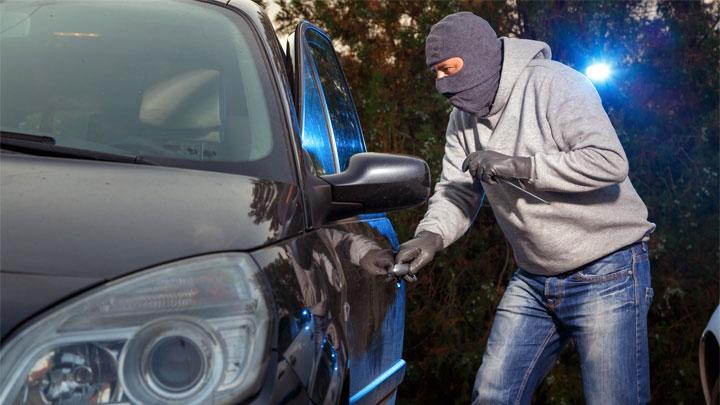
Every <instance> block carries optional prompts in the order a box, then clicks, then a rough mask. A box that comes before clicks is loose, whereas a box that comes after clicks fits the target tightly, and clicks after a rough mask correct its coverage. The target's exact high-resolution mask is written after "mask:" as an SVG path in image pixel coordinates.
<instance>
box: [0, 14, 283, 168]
mask: <svg viewBox="0 0 720 405" xmlns="http://www.w3.org/2000/svg"><path fill="white" fill-rule="evenodd" d="M0 18H2V21H1V22H2V24H0V40H1V41H2V42H1V43H0V52H1V54H0V59H1V60H2V69H1V71H0V73H1V77H0V95H1V97H2V99H1V100H0V101H1V102H0V126H1V127H2V128H1V129H2V130H3V131H6V132H14V133H20V134H30V135H41V136H46V137H52V138H54V139H55V143H56V145H58V146H65V147H71V148H78V149H85V150H92V151H98V152H108V153H118V154H130V155H136V156H143V157H148V158H151V159H152V161H153V162H159V164H163V165H170V166H180V167H190V168H198V169H205V170H216V171H228V172H233V173H243V174H251V175H258V174H261V173H262V174H267V173H266V172H267V171H268V170H269V171H270V172H277V173H281V172H282V173H288V171H289V169H288V167H287V166H283V164H280V167H278V162H282V161H284V162H285V163H284V165H287V156H288V155H287V149H286V148H287V147H286V144H285V142H284V141H283V137H282V134H283V132H284V129H283V128H284V127H283V126H282V120H281V119H279V117H280V110H279V107H278V106H279V103H278V102H277V94H278V92H277V91H276V90H275V88H274V86H273V84H272V81H271V76H270V75H269V73H268V71H269V62H268V60H267V58H266V57H265V56H263V52H262V51H261V47H260V46H259V44H258V35H255V34H254V32H253V30H252V29H251V27H250V23H249V22H248V21H246V19H245V18H243V17H241V16H240V15H239V14H237V13H235V12H233V11H231V10H228V9H225V8H223V7H220V6H217V5H210V4H207V3H200V2H192V1H176V2H167V1H157V0H156V1H152V0H150V1H148V0H143V1H133V0H108V1H99V2H98V1H58V2H53V1H47V0H42V1H27V0H24V1H22V0H20V1H12V0H8V1H4V2H2V3H0ZM273 156H275V157H278V156H279V157H280V158H273ZM286 176H287V174H285V175H282V174H278V176H275V177H276V178H278V177H279V178H278V179H283V178H284V177H286ZM263 177H272V176H266V175H265V176H263Z"/></svg>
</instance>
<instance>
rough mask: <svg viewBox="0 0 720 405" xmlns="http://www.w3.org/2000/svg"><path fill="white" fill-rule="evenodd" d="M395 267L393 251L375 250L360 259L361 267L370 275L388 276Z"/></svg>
mask: <svg viewBox="0 0 720 405" xmlns="http://www.w3.org/2000/svg"><path fill="white" fill-rule="evenodd" d="M394 265H395V258H394V257H393V254H392V250H389V249H374V250H371V251H369V252H367V253H365V256H363V257H362V258H361V259H360V267H362V268H363V270H365V271H367V272H368V273H370V274H374V275H377V276H387V274H388V273H390V271H391V270H392V268H393V266H394Z"/></svg>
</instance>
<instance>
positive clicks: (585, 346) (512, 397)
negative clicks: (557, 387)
mask: <svg viewBox="0 0 720 405" xmlns="http://www.w3.org/2000/svg"><path fill="white" fill-rule="evenodd" d="M652 296H653V290H652V288H651V287H650V264H649V263H648V251H647V244H646V243H644V242H643V243H637V244H635V245H633V246H631V247H629V248H627V249H624V250H620V251H617V252H615V253H612V254H610V255H608V256H605V257H603V258H602V259H600V260H597V261H595V262H593V263H590V264H588V265H586V266H583V267H581V268H579V269H576V270H573V271H570V272H567V273H563V274H560V275H558V276H554V277H542V276H536V275H533V274H530V273H527V272H525V271H523V270H519V271H518V272H516V273H515V275H514V276H513V278H512V279H511V280H510V284H509V285H508V288H507V290H505V294H504V295H503V298H502V300H501V301H500V305H499V306H498V309H497V313H496V314H495V320H494V322H493V326H492V330H491V332H490V336H489V338H488V343H487V348H486V349H485V354H484V356H483V360H482V365H481V366H480V369H479V370H478V372H477V376H476V378H475V386H474V388H473V396H472V398H473V404H529V403H530V400H531V399H532V395H533V391H534V390H535V388H536V387H537V386H538V384H539V383H540V382H541V381H542V380H543V379H544V378H545V376H546V375H547V374H548V372H549V371H550V368H551V367H552V365H553V364H554V363H555V361H556V360H557V358H558V356H559V355H560V353H561V352H562V350H563V348H564V347H565V345H566V344H567V343H568V341H569V340H570V339H572V340H573V342H574V344H575V348H576V350H577V353H578V356H579V358H580V370H581V373H582V385H583V392H584V395H585V402H586V403H587V404H589V405H593V404H599V405H600V404H601V405H606V404H613V405H622V404H642V403H647V402H649V401H650V365H649V359H648V343H647V313H648V309H649V307H650V302H651V301H652Z"/></svg>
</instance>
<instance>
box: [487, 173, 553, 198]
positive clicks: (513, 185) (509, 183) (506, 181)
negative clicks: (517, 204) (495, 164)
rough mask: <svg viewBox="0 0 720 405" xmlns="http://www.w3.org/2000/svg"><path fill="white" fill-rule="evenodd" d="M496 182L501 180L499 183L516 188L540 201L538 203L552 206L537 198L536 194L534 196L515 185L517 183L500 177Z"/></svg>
mask: <svg viewBox="0 0 720 405" xmlns="http://www.w3.org/2000/svg"><path fill="white" fill-rule="evenodd" d="M495 180H499V181H501V182H503V183H505V184H507V185H508V186H511V187H515V188H516V189H518V190H520V191H522V192H523V193H525V194H527V195H529V196H530V197H532V198H534V199H536V200H538V201H540V202H542V203H544V204H547V205H550V203H549V202H547V201H545V200H543V199H542V198H540V197H538V196H536V195H535V194H533V193H531V192H529V191H527V190H525V189H524V188H522V187H520V186H518V185H517V184H515V183H512V182H510V181H508V180H505V179H503V178H500V177H496V178H495Z"/></svg>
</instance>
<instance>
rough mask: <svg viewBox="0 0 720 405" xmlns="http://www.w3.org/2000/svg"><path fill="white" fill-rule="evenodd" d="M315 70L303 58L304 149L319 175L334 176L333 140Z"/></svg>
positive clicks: (307, 59)
mask: <svg viewBox="0 0 720 405" xmlns="http://www.w3.org/2000/svg"><path fill="white" fill-rule="evenodd" d="M315 77H316V75H315V70H314V68H313V66H312V64H311V60H310V58H303V66H302V81H303V94H302V97H303V100H302V113H301V114H302V116H301V123H302V135H301V142H302V145H303V148H304V149H305V151H306V152H308V155H309V156H310V160H311V162H312V165H313V168H314V169H315V173H316V174H317V175H320V176H322V175H324V174H333V173H336V170H335V159H334V158H333V150H332V145H331V142H332V140H331V138H330V134H329V132H328V127H327V122H326V121H325V110H324V107H323V103H322V100H321V98H320V89H319V86H318V83H317V82H316V81H315Z"/></svg>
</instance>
